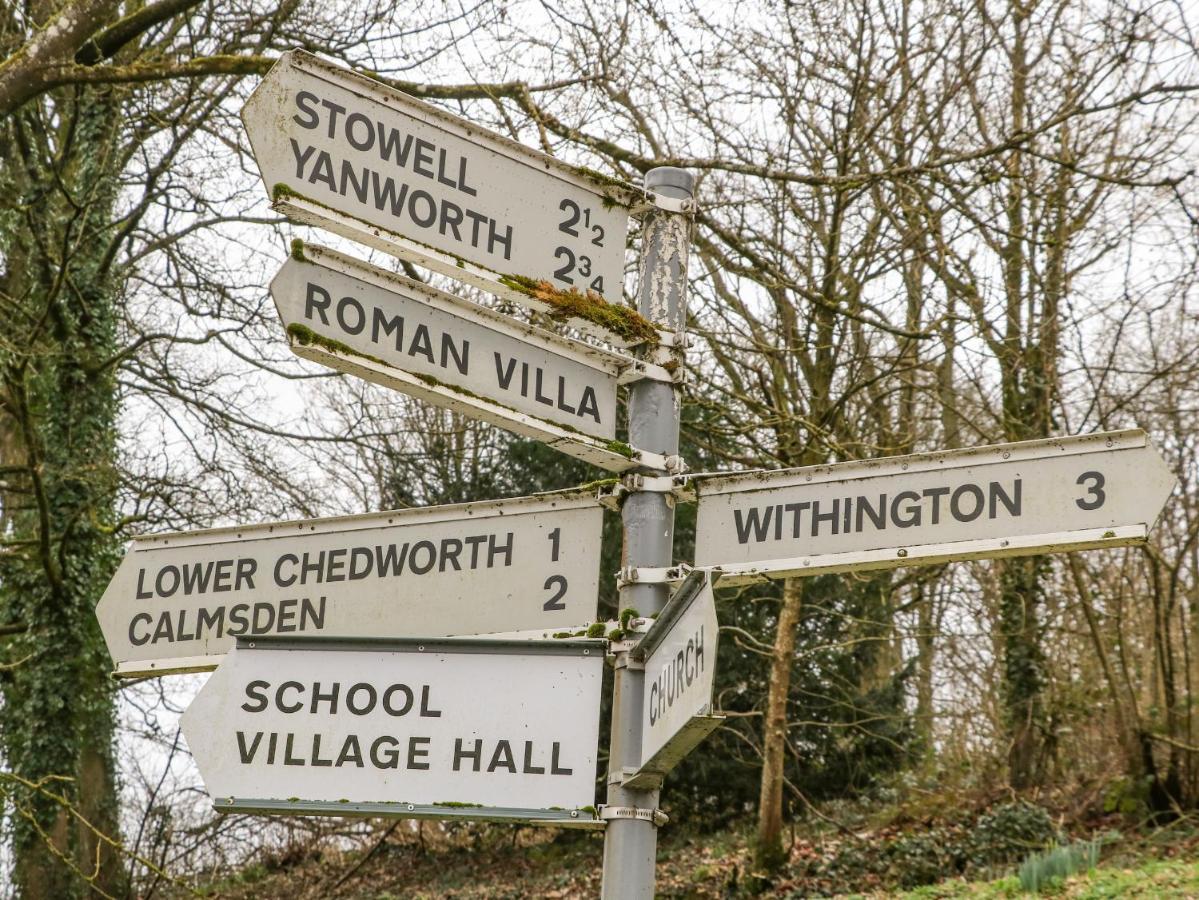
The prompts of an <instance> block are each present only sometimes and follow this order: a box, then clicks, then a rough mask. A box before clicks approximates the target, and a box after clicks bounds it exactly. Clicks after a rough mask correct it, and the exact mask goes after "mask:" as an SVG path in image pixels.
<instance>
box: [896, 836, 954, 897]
mask: <svg viewBox="0 0 1199 900" xmlns="http://www.w3.org/2000/svg"><path fill="white" fill-rule="evenodd" d="M955 838H956V836H954V835H950V834H949V833H948V832H945V831H942V830H939V829H934V830H931V831H928V832H925V833H917V834H910V835H905V836H903V837H901V838H900V839H899V840H897V841H895V843H893V844H892V845H891V846H890V847H889V848H888V851H887V860H888V863H889V867H888V871H889V873H890V874H891V879H890V880H891V882H892V883H894V884H898V885H899V886H900V887H904V888H914V887H919V886H920V885H922V884H935V883H936V882H938V881H942V880H944V879H946V878H950V877H952V876H954V875H956V874H957V873H958V872H959V871H960V867H961V851H960V842H959V841H957V840H956V839H955Z"/></svg>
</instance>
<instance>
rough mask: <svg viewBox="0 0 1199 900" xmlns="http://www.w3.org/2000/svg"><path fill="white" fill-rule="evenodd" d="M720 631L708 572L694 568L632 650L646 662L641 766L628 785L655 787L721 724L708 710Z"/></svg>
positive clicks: (710, 703) (714, 681)
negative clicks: (655, 784) (654, 785)
mask: <svg viewBox="0 0 1199 900" xmlns="http://www.w3.org/2000/svg"><path fill="white" fill-rule="evenodd" d="M719 629H720V626H719V624H718V623H717V621H716V598H715V596H714V595H713V593H712V574H711V573H709V572H703V571H695V572H692V573H691V574H690V575H688V576H687V579H686V580H685V581H684V582H683V584H682V585H681V586H680V588H679V589H678V591H677V592H676V593H675V594H674V595H673V596H672V597H671V598H670V600H669V601H668V602H667V604H666V606H665V607H664V608H663V610H662V613H661V614H660V615H659V616H658V618H657V621H655V622H654V624H653V626H652V627H651V628H650V630H649V631H648V632H646V635H645V637H643V638H642V639H641V642H640V643H639V644H638V646H637V647H636V649H635V651H634V655H635V656H636V657H637V658H638V659H641V660H643V661H644V664H645V682H644V685H643V690H642V702H641V766H640V768H639V769H638V770H637V772H636V773H635V774H634V775H632V776H630V777H627V778H626V779H625V780H624V783H625V785H626V786H630V787H638V786H639V785H640V786H653V784H654V783H656V782H658V781H660V780H661V778H662V776H664V775H665V774H666V773H667V772H669V771H670V770H671V769H673V768H674V767H675V765H676V764H677V763H678V762H679V760H681V759H682V758H683V757H684V756H686V755H687V754H688V753H690V752H691V750H693V749H694V748H695V746H696V745H697V744H699V742H700V741H702V740H703V739H704V738H705V737H706V736H707V735H708V734H709V733H710V732H711V731H712V730H713V729H714V728H715V727H716V726H717V725H719V724H720V721H721V717H719V716H713V715H712V714H711V713H712V689H713V686H714V685H715V683H716V646H717V639H718V637H719ZM650 780H652V783H651V781H650Z"/></svg>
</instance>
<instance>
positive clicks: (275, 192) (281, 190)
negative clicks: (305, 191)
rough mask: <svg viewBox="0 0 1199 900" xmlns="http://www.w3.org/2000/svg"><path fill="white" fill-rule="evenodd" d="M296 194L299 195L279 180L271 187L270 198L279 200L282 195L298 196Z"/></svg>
mask: <svg viewBox="0 0 1199 900" xmlns="http://www.w3.org/2000/svg"><path fill="white" fill-rule="evenodd" d="M298 196H300V195H299V194H297V193H296V192H295V191H293V190H292V189H291V188H289V187H288V186H287V185H285V184H284V183H283V182H282V181H280V182H279V183H278V184H276V185H275V186H274V187H273V188H271V199H272V200H281V199H283V198H284V197H298Z"/></svg>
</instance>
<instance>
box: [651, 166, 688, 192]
mask: <svg viewBox="0 0 1199 900" xmlns="http://www.w3.org/2000/svg"><path fill="white" fill-rule="evenodd" d="M645 189H646V190H647V191H659V192H661V193H663V194H666V195H667V196H673V197H690V196H691V195H692V194H693V193H695V176H694V175H692V174H691V173H690V172H688V171H687V170H686V169H680V168H677V167H675V166H658V167H657V168H656V169H650V170H649V171H648V172H646V173H645Z"/></svg>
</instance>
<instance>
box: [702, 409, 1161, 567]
mask: <svg viewBox="0 0 1199 900" xmlns="http://www.w3.org/2000/svg"><path fill="white" fill-rule="evenodd" d="M696 482H697V489H698V493H699V499H698V505H699V509H698V511H697V520H696V540H695V564H696V566H704V567H717V568H719V569H720V570H721V572H722V573H723V577H724V580H725V581H727V582H731V583H740V582H745V581H753V580H757V579H761V578H764V577H770V576H775V577H785V576H789V575H814V574H818V573H820V572H846V571H852V570H860V569H879V568H888V567H893V566H905V565H914V564H927V563H934V562H947V561H952V560H959V559H978V558H985V557H1000V556H1020V555H1027V554H1035V553H1049V552H1060V551H1066V550H1082V549H1087V548H1095V547H1114V546H1121V545H1127V544H1136V543H1141V542H1143V541H1144V540H1145V539H1146V538H1147V536H1148V533H1149V529H1150V528H1151V527H1152V525H1153V523H1154V521H1156V519H1157V517H1158V514H1159V513H1160V512H1161V510H1162V507H1163V506H1164V505H1165V502H1166V500H1167V498H1168V497H1169V495H1170V492H1171V491H1172V490H1173V489H1174V485H1175V482H1176V479H1175V477H1174V475H1173V473H1171V472H1170V471H1169V469H1167V468H1166V465H1165V463H1164V462H1163V461H1162V459H1161V457H1160V456H1159V455H1158V453H1157V451H1156V450H1154V449H1153V447H1152V446H1151V445H1150V444H1149V442H1148V440H1147V439H1146V437H1145V433H1144V432H1143V431H1141V430H1139V429H1130V430H1127V431H1111V432H1105V433H1100V434H1091V435H1084V436H1079V437H1068V438H1051V439H1049V440H1039V441H1023V442H1020V443H1013V444H996V445H993V446H988V447H978V448H975V449H970V450H951V451H946V452H937V453H923V454H917V455H914V456H894V457H886V458H883V459H876V460H864V461H861V462H849V463H838V464H835V465H829V466H812V467H809V468H802V469H784V470H780V471H776V472H750V473H743V474H736V475H728V476H722V475H717V476H696Z"/></svg>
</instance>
